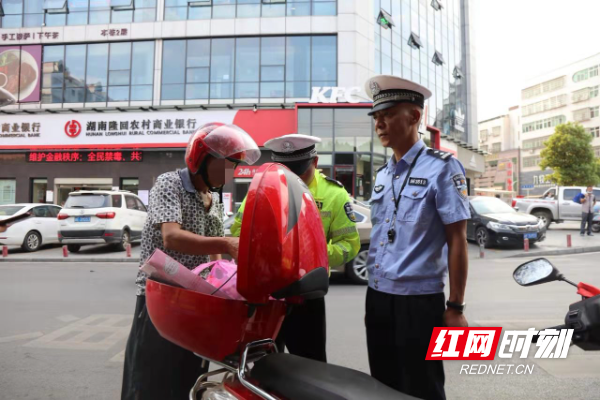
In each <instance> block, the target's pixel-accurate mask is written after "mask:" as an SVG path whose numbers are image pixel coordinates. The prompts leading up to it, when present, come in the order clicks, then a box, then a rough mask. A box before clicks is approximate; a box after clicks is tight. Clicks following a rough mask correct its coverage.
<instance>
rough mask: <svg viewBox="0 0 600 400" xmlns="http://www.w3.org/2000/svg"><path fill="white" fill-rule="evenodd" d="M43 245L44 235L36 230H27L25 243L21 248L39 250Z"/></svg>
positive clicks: (31, 250) (29, 250) (30, 250)
mask: <svg viewBox="0 0 600 400" xmlns="http://www.w3.org/2000/svg"><path fill="white" fill-rule="evenodd" d="M41 245H42V236H41V235H40V234H39V233H37V232H34V231H31V232H27V235H25V239H23V245H21V248H22V249H23V250H25V251H28V252H33V251H38V250H39V248H40V246H41Z"/></svg>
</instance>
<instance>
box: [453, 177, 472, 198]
mask: <svg viewBox="0 0 600 400" xmlns="http://www.w3.org/2000/svg"><path fill="white" fill-rule="evenodd" d="M452 182H454V187H455V188H456V191H457V192H458V195H459V196H460V197H462V198H463V199H466V198H467V197H468V196H469V192H468V190H467V179H466V178H465V176H464V175H463V174H456V175H454V176H453V177H452Z"/></svg>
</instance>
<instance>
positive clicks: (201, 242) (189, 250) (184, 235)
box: [161, 222, 238, 260]
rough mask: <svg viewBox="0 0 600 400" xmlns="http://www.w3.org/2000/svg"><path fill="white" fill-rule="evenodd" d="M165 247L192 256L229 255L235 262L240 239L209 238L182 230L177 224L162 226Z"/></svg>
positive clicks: (168, 223) (171, 223)
mask: <svg viewBox="0 0 600 400" xmlns="http://www.w3.org/2000/svg"><path fill="white" fill-rule="evenodd" d="M161 233H162V237H163V243H164V244H165V247H166V248H167V249H169V250H172V251H177V252H179V253H184V254H190V255H215V254H218V255H220V254H229V255H230V256H231V257H232V258H233V259H234V260H235V259H237V257H238V238H226V237H208V236H200V235H196V234H195V233H192V232H188V231H186V230H184V229H181V225H179V224H178V223H176V222H165V223H163V224H162V225H161Z"/></svg>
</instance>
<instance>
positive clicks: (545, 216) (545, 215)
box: [532, 211, 552, 229]
mask: <svg viewBox="0 0 600 400" xmlns="http://www.w3.org/2000/svg"><path fill="white" fill-rule="evenodd" d="M532 215H533V216H535V217H536V218H537V219H539V220H541V221H544V225H545V227H546V229H548V227H549V226H550V222H552V214H550V213H549V212H548V211H536V212H534V213H533V214H532Z"/></svg>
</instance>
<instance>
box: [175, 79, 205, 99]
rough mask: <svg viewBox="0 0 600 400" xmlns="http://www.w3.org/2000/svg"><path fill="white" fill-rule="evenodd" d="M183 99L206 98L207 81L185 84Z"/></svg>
mask: <svg viewBox="0 0 600 400" xmlns="http://www.w3.org/2000/svg"><path fill="white" fill-rule="evenodd" d="M178 99H181V97H179V98H178ZM185 99H186V100H201V99H208V83H203V84H191V85H186V87H185Z"/></svg>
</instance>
